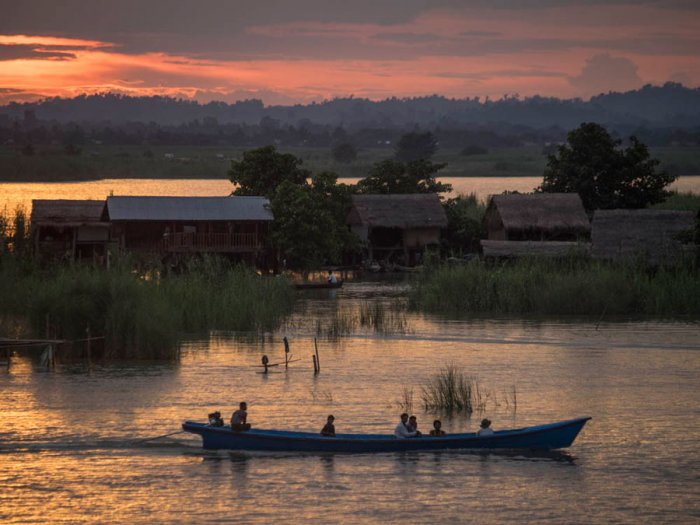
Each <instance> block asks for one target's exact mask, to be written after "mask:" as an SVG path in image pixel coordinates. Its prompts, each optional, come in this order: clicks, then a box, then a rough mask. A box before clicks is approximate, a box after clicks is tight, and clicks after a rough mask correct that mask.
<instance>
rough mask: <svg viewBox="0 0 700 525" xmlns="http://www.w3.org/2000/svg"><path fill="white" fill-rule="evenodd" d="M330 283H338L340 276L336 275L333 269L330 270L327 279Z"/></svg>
mask: <svg viewBox="0 0 700 525" xmlns="http://www.w3.org/2000/svg"><path fill="white" fill-rule="evenodd" d="M326 280H327V281H328V284H338V278H337V277H336V276H335V274H334V273H333V271H332V270H328V278H327V279H326Z"/></svg>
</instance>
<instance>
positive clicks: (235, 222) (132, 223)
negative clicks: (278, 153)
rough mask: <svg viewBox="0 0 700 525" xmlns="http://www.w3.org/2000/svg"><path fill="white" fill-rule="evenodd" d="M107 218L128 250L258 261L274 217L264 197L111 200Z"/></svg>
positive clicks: (113, 230)
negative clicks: (214, 255) (212, 255)
mask: <svg viewBox="0 0 700 525" xmlns="http://www.w3.org/2000/svg"><path fill="white" fill-rule="evenodd" d="M103 219H104V220H106V221H109V222H110V223H111V224H112V230H111V231H112V237H113V238H114V239H116V240H117V241H118V242H119V246H120V248H121V249H122V250H127V251H133V252H155V253H161V254H162V253H165V254H194V253H214V254H219V255H225V256H229V257H231V258H234V259H240V260H247V261H250V262H253V261H255V259H256V257H257V256H258V255H259V254H260V253H261V252H262V251H263V250H264V249H265V244H266V238H267V232H268V228H269V224H270V222H272V220H273V216H272V211H271V210H270V206H269V201H268V200H267V199H266V198H264V197H108V198H107V203H106V205H105V207H104V213H103Z"/></svg>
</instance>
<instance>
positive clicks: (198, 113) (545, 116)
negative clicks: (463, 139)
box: [0, 83, 700, 131]
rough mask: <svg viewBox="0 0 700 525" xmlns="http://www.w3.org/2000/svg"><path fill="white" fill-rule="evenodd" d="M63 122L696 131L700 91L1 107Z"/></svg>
mask: <svg viewBox="0 0 700 525" xmlns="http://www.w3.org/2000/svg"><path fill="white" fill-rule="evenodd" d="M26 111H30V112H32V111H33V115H32V118H36V119H39V120H41V121H45V122H46V121H56V122H59V123H66V122H76V123H93V124H106V123H113V124H124V123H127V122H143V123H150V122H155V123H157V124H160V125H170V126H172V125H180V124H184V123H188V122H192V121H195V120H199V121H202V122H205V121H208V122H215V123H216V124H231V123H238V124H256V125H257V124H259V125H261V126H266V127H271V128H274V127H276V126H280V125H295V126H303V125H304V123H314V124H317V125H326V126H341V125H342V126H343V127H344V128H345V129H349V130H351V129H360V128H382V129H391V128H396V129H399V128H407V127H411V126H415V125H418V126H421V127H426V128H436V127H439V128H447V129H450V128H451V129H455V128H456V129H469V128H470V127H474V126H484V125H487V126H489V127H490V128H492V129H493V128H497V127H498V126H499V125H504V126H507V127H513V126H516V127H517V126H525V127H529V128H535V129H544V128H548V127H558V128H563V129H571V128H573V127H576V126H578V125H579V124H580V123H581V122H583V121H595V122H599V123H601V124H604V125H607V126H609V127H612V128H615V129H618V130H622V131H624V130H627V129H637V128H640V127H641V128H643V127H653V128H693V127H698V126H700V88H694V89H693V88H687V87H684V86H682V85H681V84H676V83H667V84H665V85H663V86H651V85H647V86H644V87H642V88H641V89H638V90H634V91H628V92H625V93H607V94H601V95H598V96H596V97H593V98H592V99H590V100H589V101H583V100H581V99H558V98H545V97H540V96H535V97H528V98H524V99H520V98H515V97H505V98H502V99H499V100H488V99H485V100H484V99H478V98H466V99H448V98H445V97H441V96H437V95H434V96H428V97H418V98H391V99H386V100H381V101H376V102H375V101H371V100H367V99H358V98H338V99H333V100H329V101H326V102H322V103H318V104H317V103H313V104H309V105H294V106H264V105H263V103H262V101H260V100H246V101H241V102H236V103H234V104H227V103H224V102H210V103H208V104H200V103H198V102H194V101H191V100H181V99H173V98H167V97H129V96H123V95H117V94H110V93H106V94H99V95H82V96H78V97H75V98H70V99H65V98H51V99H45V100H41V101H38V102H31V103H21V104H20V103H10V104H8V105H5V106H0V125H1V124H2V123H3V121H4V122H5V123H8V122H11V121H13V120H16V119H19V120H21V119H23V118H25V112H26Z"/></svg>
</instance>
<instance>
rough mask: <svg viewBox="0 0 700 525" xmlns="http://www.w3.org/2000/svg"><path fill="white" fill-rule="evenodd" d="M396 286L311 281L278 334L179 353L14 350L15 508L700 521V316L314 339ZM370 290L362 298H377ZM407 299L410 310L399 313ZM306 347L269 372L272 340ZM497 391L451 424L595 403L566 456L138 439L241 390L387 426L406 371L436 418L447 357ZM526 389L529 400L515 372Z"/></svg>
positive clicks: (275, 409) (11, 485) (481, 323)
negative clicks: (233, 447) (273, 449)
mask: <svg viewBox="0 0 700 525" xmlns="http://www.w3.org/2000/svg"><path fill="white" fill-rule="evenodd" d="M400 290H401V285H399V284H388V283H361V282H357V283H347V284H346V285H345V286H344V287H343V289H341V290H339V291H337V292H335V293H334V292H328V291H326V292H323V293H320V294H317V293H313V292H306V293H304V294H300V300H299V301H298V303H297V306H296V310H295V313H294V315H293V316H292V318H290V319H289V320H288V321H287V322H286V323H285V325H284V327H282V328H281V329H280V330H279V331H278V332H276V333H274V334H269V336H268V337H267V338H266V339H265V340H264V341H263V340H261V339H260V338H252V337H248V338H247V340H246V338H245V337H241V334H238V335H236V334H211V335H210V336H208V337H206V338H203V339H199V340H195V341H192V342H190V343H187V344H186V345H185V346H184V347H183V352H182V358H181V360H180V362H178V363H170V364H165V363H146V364H144V363H141V364H128V363H127V364H110V365H97V366H95V367H94V368H93V370H92V371H90V372H88V371H87V369H86V367H85V366H84V365H83V364H82V363H76V364H71V365H66V364H64V365H59V366H58V368H57V370H56V371H55V372H47V371H45V370H43V369H42V368H41V367H40V366H39V364H38V359H30V358H28V357H15V358H14V359H13V362H12V367H11V368H10V370H9V371H8V372H5V371H1V372H0V389H1V391H2V396H1V397H0V414H2V416H3V417H2V421H3V426H2V427H0V487H2V490H0V522H3V523H40V522H43V523H49V522H50V523H83V522H91V523H116V522H118V523H195V522H197V523H205V522H217V523H219V522H240V523H270V522H273V521H274V522H296V523H299V522H304V521H307V520H312V519H314V520H317V521H322V522H324V523H341V522H344V523H406V522H411V523H415V522H420V523H428V522H443V523H449V522H474V523H508V522H515V521H518V522H525V523H553V524H561V523H691V522H695V523H697V522H698V521H699V520H700V498H699V497H698V495H699V494H700V381H699V377H700V325H699V324H697V323H685V322H640V321H628V322H607V321H606V320H605V319H603V320H602V322H600V324H599V325H598V326H597V323H598V320H597V319H595V320H592V321H577V322H574V321H571V322H568V321H552V320H549V321H532V320H531V321H517V320H493V319H492V320H467V321H461V320H449V319H448V320H444V319H443V320H440V319H435V318H426V317H423V316H419V315H415V314H396V315H395V317H394V321H395V322H394V323H393V326H394V328H396V329H395V330H391V329H390V330H389V333H385V334H384V335H378V334H375V333H372V332H371V331H370V330H368V329H365V328H362V327H359V326H357V327H355V328H353V329H352V330H351V333H349V334H348V335H346V336H343V337H341V338H340V339H337V340H335V341H330V340H327V339H323V338H321V339H320V340H319V351H320V356H321V365H322V371H321V373H320V375H318V376H316V377H314V375H313V372H312V370H311V352H312V349H313V337H314V335H315V334H316V331H317V330H318V329H319V328H320V329H321V330H325V329H326V327H327V326H329V325H330V323H331V321H332V320H333V319H334V318H336V317H337V315H338V312H340V313H346V314H353V313H357V312H358V311H359V310H360V308H361V305H362V304H363V302H366V301H382V302H384V303H387V302H391V301H394V300H395V298H396V295H397V294H398V293H399V292H400ZM365 304H366V303H365ZM397 316H398V317H397ZM284 335H287V336H288V337H289V338H290V341H291V349H292V353H293V355H294V356H295V357H299V358H300V359H301V361H299V362H296V363H293V364H292V365H291V370H289V371H288V372H286V373H284V372H281V373H275V374H270V375H269V376H263V375H261V374H257V373H256V371H257V369H256V368H254V367H253V365H256V364H258V363H260V360H261V357H262V355H263V354H268V355H269V356H270V358H271V360H272V361H273V362H275V361H278V360H279V359H281V358H282V356H283V351H282V348H283V347H282V342H281V338H282V337H283V336H284ZM449 363H454V364H457V365H459V366H461V367H464V369H465V370H467V371H469V373H471V374H474V375H475V376H477V377H478V380H479V382H480V384H481V387H482V389H483V390H484V391H487V392H488V393H489V397H488V399H487V406H486V410H485V412H484V413H483V415H482V414H475V415H474V416H473V417H472V418H471V419H469V418H467V417H465V416H458V417H454V418H452V419H449V418H447V417H445V416H442V419H443V422H444V427H446V430H447V431H448V432H457V431H465V430H475V429H476V428H477V426H478V423H477V422H478V420H480V418H481V417H484V416H487V417H489V418H490V419H492V420H493V422H494V427H496V428H508V427H518V426H525V425H531V424H538V423H544V422H550V421H556V420H561V419H568V418H571V417H575V416H585V415H590V416H592V417H593V420H592V421H591V422H589V424H588V425H587V426H586V428H585V429H584V430H583V432H582V433H581V435H580V436H579V439H578V440H577V441H576V443H575V444H574V446H573V447H572V448H571V449H569V450H568V451H567V452H566V453H557V454H539V455H528V454H522V453H519V454H506V453H469V452H448V453H403V454H398V453H397V454H379V455H376V454H360V455H342V454H337V455H313V454H309V455H299V454H264V453H230V452H205V451H203V450H202V449H201V447H200V442H199V440H198V439H197V438H196V437H194V436H192V437H190V436H188V435H176V436H172V437H170V438H165V439H160V440H155V441H150V442H145V443H137V442H136V441H137V440H139V439H145V438H148V437H152V436H157V435H160V434H166V433H168V432H174V431H177V430H178V429H179V425H180V423H181V422H182V421H183V420H185V419H196V420H203V419H205V417H206V415H207V413H208V412H210V411H212V410H215V409H219V410H221V411H222V413H223V414H224V416H225V417H226V418H227V419H228V417H229V416H230V413H231V411H232V410H233V409H234V408H235V406H236V405H237V403H238V402H239V401H241V400H247V401H248V404H249V418H250V419H251V420H252V423H253V424H254V425H255V426H259V427H268V428H270V427H273V428H285V429H298V430H309V431H318V430H319V429H320V428H321V426H322V425H323V423H324V421H325V418H326V416H327V415H328V414H330V413H333V414H334V415H335V416H336V428H337V430H338V431H340V432H344V431H357V432H365V431H366V432H387V433H390V432H391V431H392V430H393V427H394V426H395V424H396V421H397V416H398V414H399V413H400V412H401V411H402V410H401V408H399V406H398V401H399V399H400V398H401V397H402V392H403V389H404V387H406V386H408V387H411V386H412V387H413V388H414V396H415V399H414V410H413V411H414V412H415V413H416V414H417V415H418V418H419V423H420V426H421V427H422V428H423V429H424V430H428V428H429V423H430V422H431V421H432V419H433V418H434V417H435V416H436V414H433V413H426V412H424V411H423V409H422V408H421V406H420V385H421V384H423V383H424V382H425V381H426V380H427V379H428V378H429V377H430V376H431V374H434V373H435V372H436V371H437V370H439V369H440V367H442V366H443V365H445V364H449ZM513 387H515V389H516V392H517V408H514V407H513V403H512V397H511V396H512V394H511V392H512V388H513Z"/></svg>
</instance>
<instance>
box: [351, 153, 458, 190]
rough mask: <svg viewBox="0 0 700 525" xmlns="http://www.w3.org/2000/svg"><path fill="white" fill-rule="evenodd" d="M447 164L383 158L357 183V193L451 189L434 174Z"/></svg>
mask: <svg viewBox="0 0 700 525" xmlns="http://www.w3.org/2000/svg"><path fill="white" fill-rule="evenodd" d="M445 166H447V164H444V163H438V164H435V163H432V162H430V161H427V160H416V161H413V162H408V163H403V162H400V161H397V160H392V159H388V160H384V161H381V162H378V163H376V164H375V165H374V166H372V169H371V170H370V173H369V175H368V176H367V177H365V178H364V179H361V180H360V181H359V182H358V183H357V190H358V192H359V193H444V192H449V191H451V190H452V186H451V185H450V184H443V183H442V182H438V181H437V179H436V178H435V174H436V173H437V172H438V171H440V170H441V169H442V168H444V167H445Z"/></svg>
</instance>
